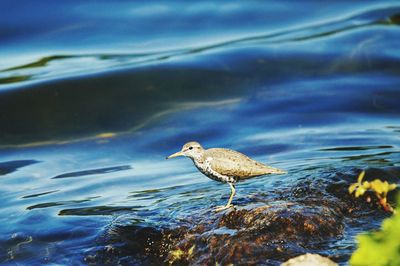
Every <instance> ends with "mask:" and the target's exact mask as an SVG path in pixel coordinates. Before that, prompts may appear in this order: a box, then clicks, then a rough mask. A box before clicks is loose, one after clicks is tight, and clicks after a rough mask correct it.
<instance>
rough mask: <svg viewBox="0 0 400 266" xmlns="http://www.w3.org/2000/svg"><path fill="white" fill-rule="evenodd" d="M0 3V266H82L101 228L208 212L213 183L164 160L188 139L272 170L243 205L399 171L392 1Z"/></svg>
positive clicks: (398, 81) (362, 226) (341, 249)
mask: <svg viewBox="0 0 400 266" xmlns="http://www.w3.org/2000/svg"><path fill="white" fill-rule="evenodd" d="M1 5H2V6H3V8H2V10H7V12H5V13H4V14H3V15H2V16H1V18H0V22H1V23H0V25H1V26H0V39H1V42H0V58H1V61H0V108H1V113H0V124H1V130H0V184H1V185H0V192H1V193H0V195H1V196H0V199H1V201H2V204H1V215H0V221H1V223H2V227H1V229H0V235H1V239H0V260H1V262H3V263H9V264H11V265H13V264H17V263H18V264H42V263H56V264H70V263H72V262H73V263H76V264H86V261H85V257H86V256H89V255H92V254H95V253H96V251H97V250H98V249H101V248H103V245H104V243H103V242H102V241H101V239H102V238H103V237H104V235H106V234H107V232H108V231H107V229H108V228H109V227H110V226H111V227H112V225H113V223H121V224H134V225H138V226H163V225H165V226H169V227H173V226H174V225H179V219H180V218H182V217H187V216H190V215H191V214H196V213H197V212H198V210H199V209H202V210H203V209H204V210H207V209H210V208H212V207H213V206H216V205H221V204H224V203H225V201H226V200H227V196H228V195H227V193H228V191H229V190H228V187H227V186H226V185H222V184H218V183H216V182H214V181H212V180H209V179H207V178H206V177H204V176H202V175H201V174H200V173H198V172H197V171H196V170H195V168H194V167H193V166H192V163H191V162H190V160H187V159H181V160H179V159H176V160H170V161H165V156H166V155H169V154H171V153H173V152H175V151H177V150H178V149H180V147H181V146H182V145H183V144H184V143H185V142H187V141H191V140H197V141H199V142H200V143H202V144H203V145H204V146H205V147H217V146H218V147H227V148H231V149H236V150H239V151H242V152H244V153H246V154H248V155H250V156H251V157H254V158H256V159H258V160H260V161H262V162H265V163H268V164H271V165H273V166H275V167H279V168H282V169H285V170H287V171H288V172H289V174H288V175H285V176H268V177H261V178H256V179H253V180H248V181H247V182H246V183H243V184H239V185H238V189H237V192H238V195H237V197H236V198H235V200H236V201H237V202H238V204H239V205H241V204H242V205H243V206H244V205H246V204H248V203H249V202H251V200H249V199H251V197H253V196H257V195H258V194H260V193H266V192H270V193H271V198H274V195H275V196H276V193H277V191H275V190H273V188H276V187H277V188H279V189H280V190H284V189H285V188H288V186H289V189H290V185H291V184H295V183H296V182H299V180H303V179H305V180H308V179H310V178H311V177H312V178H314V177H320V176H323V177H324V178H326V177H327V176H328V177H329V176H330V175H329V174H330V173H345V174H350V173H351V174H353V175H354V174H355V173H356V172H357V171H359V170H361V169H367V168H378V169H383V170H385V169H398V167H399V165H400V156H399V152H400V148H399V145H400V124H399V121H400V104H399V100H398V99H399V98H400V90H399V85H400V76H399V74H400V61H399V60H400V52H399V47H400V41H399V40H400V30H399V24H400V5H399V4H398V3H397V2H396V1H363V2H362V3H361V2H360V3H353V2H351V3H350V2H347V1H343V2H342V1H336V2H335V3H328V2H321V1H307V2H299V3H293V2H289V1H287V2H282V1H268V2H259V1H251V2H249V1H246V2H226V3H216V2H210V1H208V2H202V3H187V2H186V1H182V2H181V1H170V2H169V3H168V4H167V3H164V2H152V3H148V2H140V1H139V2H135V3H131V2H127V1H118V2H113V3H111V2H108V1H79V0H76V1H68V2H63V3H61V2H54V1H41V2H40V3H32V2H29V1H17V2H13V3H2V4H1ZM307 178H308V179H307ZM274 193H275V194H274ZM383 216H384V215H381V216H379V218H378V219H377V220H375V219H374V216H373V215H372V216H370V217H368V218H366V219H369V220H366V221H365V222H360V223H355V224H354V223H351V222H350V221H349V224H348V225H347V227H346V228H345V233H344V236H343V238H342V239H340V240H338V241H337V242H333V244H331V245H332V247H331V249H330V251H329V252H327V255H334V254H342V255H341V256H340V257H339V258H338V261H339V262H340V263H345V261H346V259H347V258H348V256H349V255H350V254H351V251H352V250H353V249H354V248H355V242H354V239H353V237H354V235H355V234H357V233H359V232H361V231H364V230H368V229H372V228H377V227H378V225H379V222H380V220H381V219H382V217H383ZM229 233H231V232H229ZM310 252H312V250H310ZM122 262H123V260H122Z"/></svg>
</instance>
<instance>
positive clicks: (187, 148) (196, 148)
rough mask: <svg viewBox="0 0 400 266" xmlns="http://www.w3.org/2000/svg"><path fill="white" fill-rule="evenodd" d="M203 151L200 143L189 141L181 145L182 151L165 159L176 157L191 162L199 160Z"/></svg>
mask: <svg viewBox="0 0 400 266" xmlns="http://www.w3.org/2000/svg"><path fill="white" fill-rule="evenodd" d="M203 152H204V149H203V147H202V146H201V145H200V143H198V142H195V141H191V142H188V143H186V144H185V145H183V147H182V149H181V150H180V151H178V152H176V153H174V154H171V155H170V156H168V157H167V159H171V158H174V157H178V156H186V157H189V158H191V159H193V160H197V159H200V158H201V156H203Z"/></svg>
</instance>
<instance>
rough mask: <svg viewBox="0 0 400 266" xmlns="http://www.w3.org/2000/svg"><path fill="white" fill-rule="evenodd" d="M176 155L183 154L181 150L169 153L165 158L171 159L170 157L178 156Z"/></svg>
mask: <svg viewBox="0 0 400 266" xmlns="http://www.w3.org/2000/svg"><path fill="white" fill-rule="evenodd" d="M178 156H184V154H183V152H182V151H178V152H175V153H174V154H171V155H170V156H168V157H167V158H166V159H171V158H174V157H178Z"/></svg>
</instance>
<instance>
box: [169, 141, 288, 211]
mask: <svg viewBox="0 0 400 266" xmlns="http://www.w3.org/2000/svg"><path fill="white" fill-rule="evenodd" d="M178 156H186V157H189V158H190V159H192V161H193V163H194V165H195V166H196V167H197V169H199V171H200V172H202V173H203V174H204V175H206V176H207V177H209V178H211V179H213V180H215V181H219V182H223V183H228V184H229V186H230V187H231V196H230V197H229V200H228V203H227V204H226V205H225V206H221V207H217V208H216V209H215V211H222V210H225V209H228V208H230V207H232V206H233V205H232V204H231V203H232V199H233V196H234V195H235V185H234V184H235V183H236V182H238V181H241V180H244V179H248V178H251V177H255V176H261V175H266V174H285V173H286V172H285V171H283V170H280V169H277V168H273V167H271V166H267V165H265V164H262V163H260V162H257V161H255V160H253V159H251V158H249V157H247V156H246V155H244V154H242V153H240V152H237V151H234V150H229V149H223V148H212V149H207V150H205V149H203V147H202V146H201V145H200V144H199V143H198V142H195V141H192V142H188V143H186V144H185V145H183V147H182V150H180V151H178V152H176V153H174V154H172V155H170V156H168V157H167V159H170V158H174V157H178Z"/></svg>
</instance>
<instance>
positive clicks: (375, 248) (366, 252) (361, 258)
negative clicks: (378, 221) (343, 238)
mask: <svg viewBox="0 0 400 266" xmlns="http://www.w3.org/2000/svg"><path fill="white" fill-rule="evenodd" d="M357 241H358V248H357V250H356V251H355V252H354V253H353V254H352V256H351V259H350V265H351V266H363V265H377V266H379V265H400V208H399V207H398V208H397V211H396V213H395V214H394V215H393V216H392V217H390V218H387V219H385V220H384V221H383V223H382V227H381V230H380V231H377V232H371V233H366V234H361V235H358V236H357Z"/></svg>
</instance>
